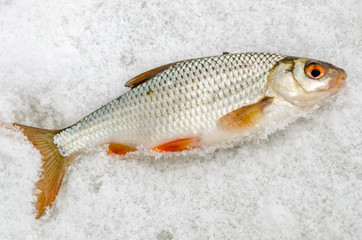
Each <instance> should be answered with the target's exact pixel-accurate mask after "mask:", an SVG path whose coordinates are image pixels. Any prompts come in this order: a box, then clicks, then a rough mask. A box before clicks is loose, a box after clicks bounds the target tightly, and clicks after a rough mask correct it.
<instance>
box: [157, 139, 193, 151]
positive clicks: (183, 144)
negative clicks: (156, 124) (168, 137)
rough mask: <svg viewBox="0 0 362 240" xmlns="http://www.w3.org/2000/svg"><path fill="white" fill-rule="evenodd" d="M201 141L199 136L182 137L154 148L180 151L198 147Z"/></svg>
mask: <svg viewBox="0 0 362 240" xmlns="http://www.w3.org/2000/svg"><path fill="white" fill-rule="evenodd" d="M199 142H200V138H199V137H191V138H180V139H176V140H173V141H170V142H166V143H163V144H161V145H158V146H157V147H154V148H152V150H153V151H156V152H179V151H183V150H188V149H192V148H196V147H198V145H199Z"/></svg>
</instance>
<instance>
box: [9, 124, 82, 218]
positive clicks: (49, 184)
mask: <svg viewBox="0 0 362 240" xmlns="http://www.w3.org/2000/svg"><path fill="white" fill-rule="evenodd" d="M14 125H15V126H17V127H19V128H20V129H22V130H23V133H24V135H25V136H26V137H28V139H29V141H30V142H31V143H32V144H33V145H34V147H36V148H37V149H38V150H39V152H40V154H41V155H42V156H43V161H42V163H43V165H42V173H41V176H40V179H39V181H38V182H37V183H36V184H35V187H36V189H37V191H36V193H35V194H36V197H37V198H36V202H35V203H34V205H35V209H36V217H35V218H37V219H38V218H40V217H41V216H42V215H43V214H44V212H45V210H46V209H47V208H48V207H51V206H52V203H53V201H54V200H55V197H56V195H57V194H58V191H59V188H60V185H61V183H62V180H63V177H64V174H65V172H66V170H67V168H68V166H69V164H70V163H71V162H72V160H73V159H74V158H75V157H76V154H73V155H71V156H69V157H63V156H62V155H61V154H60V152H59V149H58V147H57V145H56V144H55V143H54V142H53V138H54V136H55V135H56V134H57V133H59V132H60V131H61V130H46V129H40V128H34V127H28V126H24V125H20V124H16V123H14Z"/></svg>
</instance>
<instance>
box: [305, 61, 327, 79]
mask: <svg viewBox="0 0 362 240" xmlns="http://www.w3.org/2000/svg"><path fill="white" fill-rule="evenodd" d="M305 74H306V75H307V76H308V77H309V78H311V79H317V80H318V79H321V78H322V77H324V69H323V67H322V66H321V65H319V64H318V63H311V64H309V65H308V66H307V67H306V68H305Z"/></svg>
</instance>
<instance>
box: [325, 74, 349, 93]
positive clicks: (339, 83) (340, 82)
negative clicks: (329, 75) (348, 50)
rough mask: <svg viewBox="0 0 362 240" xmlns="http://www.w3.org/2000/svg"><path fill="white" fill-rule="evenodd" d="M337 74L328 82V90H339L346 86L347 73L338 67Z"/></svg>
mask: <svg viewBox="0 0 362 240" xmlns="http://www.w3.org/2000/svg"><path fill="white" fill-rule="evenodd" d="M336 75H337V76H336V77H335V78H334V79H333V80H332V81H331V82H330V83H329V87H328V89H329V90H340V89H342V88H344V87H345V86H346V79H347V74H346V72H345V71H344V70H343V69H338V71H337V74H336Z"/></svg>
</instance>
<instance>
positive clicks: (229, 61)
mask: <svg viewBox="0 0 362 240" xmlns="http://www.w3.org/2000/svg"><path fill="white" fill-rule="evenodd" d="M284 57H285V56H284V55H280V54H272V53H243V54H225V55H222V56H216V57H207V58H200V59H192V60H186V61H182V62H178V63H175V64H174V65H172V66H171V67H169V68H167V69H166V70H164V71H162V72H161V73H159V74H157V75H156V76H154V77H153V78H151V79H150V80H149V81H147V82H145V83H143V84H141V85H139V86H137V87H135V88H133V89H131V90H130V91H129V92H127V93H125V94H123V95H122V96H120V97H119V98H118V99H116V100H114V101H112V102H111V103H109V104H107V105H105V106H103V107H102V108H100V109H98V110H97V111H95V112H93V113H92V114H90V115H89V116H87V117H85V118H84V119H82V120H80V121H79V122H77V123H76V124H74V125H73V126H71V127H69V128H67V129H65V130H63V131H61V132H60V133H58V134H56V135H55V136H54V143H55V144H56V145H57V146H58V148H59V149H60V153H61V155H63V156H70V155H71V154H73V153H75V152H78V151H80V150H82V149H84V148H85V147H89V146H92V145H96V144H99V143H107V142H109V141H117V142H120V143H123V144H129V145H147V144H148V145H150V146H152V145H156V144H159V143H161V142H162V141H165V140H168V139H172V138H173V137H176V136H178V137H182V136H191V135H197V134H201V133H203V132H207V131H213V130H214V129H215V128H216V127H217V126H216V122H217V120H218V119H219V118H220V117H222V116H223V115H225V114H227V113H229V112H231V111H233V110H235V109H238V108H241V107H243V106H246V105H250V104H253V103H255V102H257V101H258V100H259V99H260V98H262V97H263V96H264V93H265V91H266V89H267V87H268V86H267V79H266V75H267V74H268V72H269V71H270V70H271V69H272V68H273V67H274V66H275V64H277V62H278V61H280V60H281V59H283V58H284Z"/></svg>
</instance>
